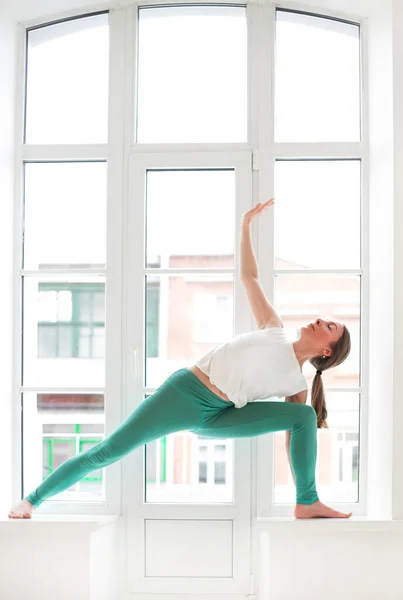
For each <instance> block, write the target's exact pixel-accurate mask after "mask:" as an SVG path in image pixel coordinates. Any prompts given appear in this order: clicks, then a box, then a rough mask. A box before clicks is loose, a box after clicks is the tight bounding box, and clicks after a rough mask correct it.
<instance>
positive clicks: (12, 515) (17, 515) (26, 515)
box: [8, 500, 34, 519]
mask: <svg viewBox="0 0 403 600" xmlns="http://www.w3.org/2000/svg"><path fill="white" fill-rule="evenodd" d="M33 508H34V507H33V505H32V504H31V503H30V502H28V500H20V502H18V503H17V504H16V505H15V506H13V508H12V509H11V510H10V512H9V513H8V517H9V519H30V518H31V517H32V510H33Z"/></svg>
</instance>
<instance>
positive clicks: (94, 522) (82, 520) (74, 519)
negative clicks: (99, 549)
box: [0, 514, 120, 534]
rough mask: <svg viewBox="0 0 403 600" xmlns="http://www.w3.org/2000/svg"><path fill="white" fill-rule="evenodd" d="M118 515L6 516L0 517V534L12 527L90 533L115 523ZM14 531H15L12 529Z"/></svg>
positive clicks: (27, 529) (28, 529) (33, 530)
mask: <svg viewBox="0 0 403 600" xmlns="http://www.w3.org/2000/svg"><path fill="white" fill-rule="evenodd" d="M119 518H120V517H119V515H39V514H36V515H35V514H34V515H33V516H32V518H31V519H9V518H8V517H7V515H5V514H2V515H0V534H1V533H5V532H7V531H11V528H12V527H14V528H15V527H17V528H18V530H20V528H21V527H23V528H25V531H30V532H35V531H37V530H38V529H43V528H46V529H49V530H51V531H55V529H57V530H64V531H65V530H66V529H68V530H69V531H70V530H71V529H72V528H74V529H75V530H78V531H80V532H81V533H83V532H88V533H90V532H92V531H96V530H97V529H100V528H101V527H103V526H104V525H109V524H110V523H115V522H116V521H117V520H118V519H119ZM13 531H15V529H13Z"/></svg>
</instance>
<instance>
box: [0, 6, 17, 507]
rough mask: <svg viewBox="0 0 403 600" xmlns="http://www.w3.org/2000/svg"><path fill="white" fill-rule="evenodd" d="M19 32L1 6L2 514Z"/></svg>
mask: <svg viewBox="0 0 403 600" xmlns="http://www.w3.org/2000/svg"><path fill="white" fill-rule="evenodd" d="M16 37H17V28H16V24H15V22H14V20H13V19H12V18H11V17H10V16H9V15H8V14H7V11H6V9H5V8H4V7H3V6H2V5H1V6H0V57H1V59H0V132H1V133H0V274H1V293H0V339H1V343H0V364H1V367H2V368H1V371H0V412H1V435H0V457H1V458H0V490H1V493H0V510H1V509H2V508H3V506H8V505H9V503H10V499H11V388H12V358H13V331H12V314H13V313H12V308H13V296H12V294H13V279H12V278H13V201H14V197H13V190H14V124H15V123H14V116H15V83H16V55H17V43H16Z"/></svg>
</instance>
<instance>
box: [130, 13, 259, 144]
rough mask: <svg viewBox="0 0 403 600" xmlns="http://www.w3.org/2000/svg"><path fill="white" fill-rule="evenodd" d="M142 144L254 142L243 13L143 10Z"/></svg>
mask: <svg viewBox="0 0 403 600" xmlns="http://www.w3.org/2000/svg"><path fill="white" fill-rule="evenodd" d="M138 55H139V66H138V90H139V91H138V116H137V141H138V142H148V143H167V142H246V141H247V128H246V126H247V118H246V117H247V112H246V109H247V35H246V9H245V7H243V6H240V7H236V6H175V7H158V8H141V9H140V10H139V49H138Z"/></svg>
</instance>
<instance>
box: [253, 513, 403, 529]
mask: <svg viewBox="0 0 403 600" xmlns="http://www.w3.org/2000/svg"><path fill="white" fill-rule="evenodd" d="M257 522H258V527H259V528H260V529H263V530H267V531H270V532H273V533H275V532H281V533H297V532H305V531H306V532H308V531H309V532H310V533H312V532H328V533H335V532H339V531H344V532H348V533H351V532H352V531H403V521H402V520H392V519H375V518H371V517H351V518H350V519H295V518H294V517H258V518H257Z"/></svg>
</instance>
